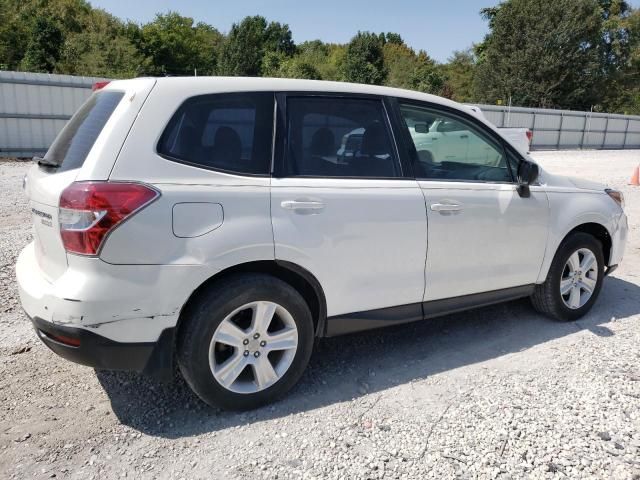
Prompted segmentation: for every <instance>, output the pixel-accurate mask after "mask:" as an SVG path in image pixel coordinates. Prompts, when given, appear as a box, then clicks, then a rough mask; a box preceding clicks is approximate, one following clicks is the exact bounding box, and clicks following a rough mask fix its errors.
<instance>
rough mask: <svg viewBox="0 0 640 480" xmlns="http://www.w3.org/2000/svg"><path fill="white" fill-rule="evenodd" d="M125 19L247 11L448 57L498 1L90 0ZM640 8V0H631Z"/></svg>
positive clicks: (298, 32)
mask: <svg viewBox="0 0 640 480" xmlns="http://www.w3.org/2000/svg"><path fill="white" fill-rule="evenodd" d="M90 2H91V4H92V5H93V6H95V7H100V8H103V9H105V10H107V11H108V12H110V13H112V14H113V15H116V16H117V17H120V18H122V19H123V20H126V19H130V20H134V21H136V22H139V23H144V22H148V21H151V20H153V17H154V16H155V14H156V13H158V12H163V13H164V12H167V11H169V10H174V11H177V12H178V13H180V14H181V15H185V16H188V17H193V18H194V19H195V20H196V21H203V22H206V23H208V24H210V25H213V26H214V27H216V28H217V29H218V30H220V31H221V32H225V33H226V32H227V31H228V30H229V28H230V27H231V24H232V23H234V22H237V21H239V20H241V19H242V18H244V17H246V16H247V15H262V16H264V17H266V18H267V20H274V21H278V22H281V23H287V24H289V27H290V28H291V31H292V33H293V39H294V41H295V42H296V43H301V42H304V41H305V40H314V39H320V40H322V41H324V42H335V43H346V42H348V41H349V39H350V38H351V37H352V36H353V35H354V34H355V33H356V32H357V31H358V30H368V31H372V32H376V33H378V32H396V33H399V34H400V35H402V38H404V40H405V42H406V43H407V44H408V45H409V46H411V47H413V48H414V49H416V50H425V51H426V52H427V53H428V54H429V56H431V57H432V58H434V59H435V60H437V61H439V62H445V61H446V60H447V59H448V58H449V57H450V56H451V54H452V53H453V52H454V51H456V50H465V49H467V48H468V47H470V46H471V45H472V44H473V43H474V42H479V41H481V40H482V38H483V37H484V35H485V34H486V33H487V32H488V26H487V22H486V21H485V20H484V19H483V18H482V17H480V14H479V12H480V9H481V8H483V7H490V6H493V5H497V4H498V3H500V2H499V1H498V0H447V1H445V2H442V1H437V2H436V1H435V0H421V1H420V0H395V1H394V0H314V1H308V0H306V1H305V0H297V1H296V0H231V1H230V0H224V1H220V0H90ZM629 3H630V4H631V5H633V6H634V7H640V0H631V1H630V2H629Z"/></svg>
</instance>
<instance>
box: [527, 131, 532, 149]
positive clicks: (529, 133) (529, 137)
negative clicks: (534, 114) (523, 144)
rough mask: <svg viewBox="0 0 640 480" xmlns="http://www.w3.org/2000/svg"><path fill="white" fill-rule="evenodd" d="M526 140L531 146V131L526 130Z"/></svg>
mask: <svg viewBox="0 0 640 480" xmlns="http://www.w3.org/2000/svg"><path fill="white" fill-rule="evenodd" d="M527 139H528V140H529V145H531V140H533V131H531V130H527Z"/></svg>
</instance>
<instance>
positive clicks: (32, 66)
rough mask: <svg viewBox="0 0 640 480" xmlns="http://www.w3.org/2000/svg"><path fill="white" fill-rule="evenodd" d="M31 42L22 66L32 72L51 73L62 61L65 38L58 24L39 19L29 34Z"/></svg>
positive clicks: (45, 18)
mask: <svg viewBox="0 0 640 480" xmlns="http://www.w3.org/2000/svg"><path fill="white" fill-rule="evenodd" d="M29 36H30V40H29V43H28V45H27V49H26V51H25V53H24V58H23V59H22V62H21V66H22V68H23V69H25V70H28V71H31V72H44V73H51V72H53V71H54V68H55V66H56V63H57V62H58V60H59V59H60V52H61V50H62V42H63V41H64V37H63V35H62V30H61V29H60V28H59V27H58V25H57V24H56V22H54V21H53V20H51V19H50V18H48V17H37V18H36V19H35V21H34V23H33V27H32V28H31V31H30V32H29Z"/></svg>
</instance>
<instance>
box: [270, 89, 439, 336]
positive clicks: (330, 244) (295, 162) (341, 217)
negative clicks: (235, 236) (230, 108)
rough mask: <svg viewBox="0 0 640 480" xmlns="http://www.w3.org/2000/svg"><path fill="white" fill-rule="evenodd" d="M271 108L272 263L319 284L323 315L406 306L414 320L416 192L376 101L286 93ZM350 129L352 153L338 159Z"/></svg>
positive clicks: (420, 247)
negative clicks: (298, 269)
mask: <svg viewBox="0 0 640 480" xmlns="http://www.w3.org/2000/svg"><path fill="white" fill-rule="evenodd" d="M278 109H279V114H280V117H279V118H280V120H281V121H280V122H279V124H278V132H279V133H278V137H279V141H278V146H279V148H277V149H276V154H275V161H276V162H275V163H276V168H275V173H274V178H273V179H272V184H271V186H272V188H271V215H272V222H273V234H274V240H275V255H276V259H278V260H286V261H289V262H292V263H295V264H297V265H300V266H302V267H304V268H305V269H306V270H308V271H309V272H311V273H312V274H313V275H314V276H315V277H316V278H317V279H318V280H319V281H320V283H321V285H322V287H323V289H324V292H325V296H326V300H327V314H328V316H329V317H332V316H337V315H342V314H347V313H354V312H361V311H367V310H375V309H381V308H385V307H393V306H400V305H412V306H413V307H414V310H415V311H414V312H413V314H415V316H416V317H420V318H421V315H422V311H421V306H420V302H421V301H422V296H423V292H424V262H425V257H426V245H427V223H426V215H425V205H424V197H423V195H422V192H421V190H420V187H419V186H418V183H417V182H416V181H415V179H414V178H413V177H412V175H411V174H410V173H409V171H408V168H407V165H403V164H402V163H401V161H400V160H399V155H398V152H397V149H396V147H395V143H394V139H393V136H392V133H391V129H390V126H389V120H388V118H387V114H386V108H385V104H384V103H383V100H382V99H380V98H377V97H359V96H322V95H320V96H318V95H315V96H312V95H304V94H289V95H279V97H278ZM356 134H357V135H361V138H359V141H358V142H357V147H354V149H353V150H354V151H353V152H351V153H350V154H349V155H340V153H339V150H340V148H341V143H343V144H344V143H345V141H344V138H345V135H356ZM347 143H348V142H347ZM352 143H353V142H352ZM405 312H406V311H405ZM345 328H349V327H348V326H345Z"/></svg>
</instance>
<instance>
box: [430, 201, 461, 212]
mask: <svg viewBox="0 0 640 480" xmlns="http://www.w3.org/2000/svg"><path fill="white" fill-rule="evenodd" d="M431 210H433V211H434V212H459V211H460V210H462V205H458V204H457V203H432V204H431Z"/></svg>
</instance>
